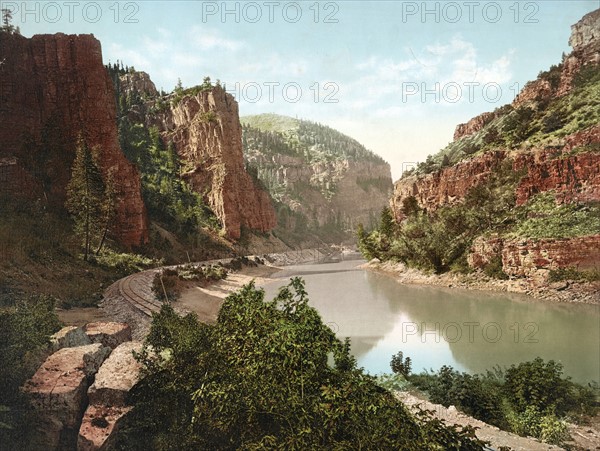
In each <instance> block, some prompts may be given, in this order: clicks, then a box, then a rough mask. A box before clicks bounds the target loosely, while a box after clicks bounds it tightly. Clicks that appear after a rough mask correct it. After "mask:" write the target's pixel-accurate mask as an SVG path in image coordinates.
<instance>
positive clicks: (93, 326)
mask: <svg viewBox="0 0 600 451" xmlns="http://www.w3.org/2000/svg"><path fill="white" fill-rule="evenodd" d="M84 330H85V333H86V335H87V336H88V338H89V339H90V341H91V342H92V343H102V345H104V346H108V347H109V348H111V349H115V348H116V347H117V346H119V345H120V344H121V343H125V342H126V341H131V327H130V326H129V324H127V323H115V322H95V323H88V324H86V326H85V328H84Z"/></svg>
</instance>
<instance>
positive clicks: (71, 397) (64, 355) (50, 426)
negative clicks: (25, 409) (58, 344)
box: [23, 343, 110, 449]
mask: <svg viewBox="0 0 600 451" xmlns="http://www.w3.org/2000/svg"><path fill="white" fill-rule="evenodd" d="M109 354H110V348H107V347H105V346H103V345H102V344H100V343H97V344H90V345H86V346H77V347H74V348H63V349H61V350H59V351H57V352H55V353H54V354H52V355H51V356H50V357H48V358H47V359H46V361H45V362H44V363H43V364H42V366H41V367H40V368H39V369H38V370H37V372H36V373H35V374H34V375H33V377H32V378H31V379H30V380H28V381H27V382H26V383H25V385H24V386H23V392H24V393H26V394H27V395H28V396H29V399H30V402H31V405H32V406H33V408H34V410H35V411H36V412H37V413H38V417H40V421H39V422H38V423H37V424H36V429H37V436H39V437H41V438H43V441H44V443H45V449H56V448H57V447H59V444H62V445H61V446H63V445H64V446H67V447H68V446H69V443H71V444H72V443H73V442H74V438H75V437H76V431H77V430H78V427H79V424H80V420H81V416H82V414H83V411H84V409H85V406H86V405H87V396H86V392H87V388H88V385H89V380H90V379H91V378H92V377H93V376H94V374H96V372H97V371H98V368H100V365H101V364H102V362H103V361H104V360H105V359H106V357H107V356H108V355H109ZM40 441H41V440H37V442H40ZM34 442H36V440H35V439H34Z"/></svg>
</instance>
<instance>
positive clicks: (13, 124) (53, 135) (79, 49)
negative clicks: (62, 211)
mask: <svg viewBox="0 0 600 451" xmlns="http://www.w3.org/2000/svg"><path fill="white" fill-rule="evenodd" d="M0 61H2V62H3V64H2V66H1V68H0V123H2V127H0V142H1V143H2V147H0V161H2V162H3V163H1V164H0V171H3V168H7V170H6V171H5V172H6V173H7V177H0V191H3V192H5V193H7V194H9V195H11V196H20V197H25V198H26V199H27V198H28V199H32V200H35V199H37V198H42V199H47V200H48V202H49V204H50V205H51V206H53V207H56V208H63V205H64V202H65V198H66V186H67V183H68V181H69V179H70V177H71V165H72V162H73V159H74V155H75V147H76V142H77V138H78V136H79V135H81V136H82V137H83V138H84V139H85V140H86V142H87V144H88V145H89V146H90V147H91V148H97V149H98V152H99V164H100V166H101V170H102V171H103V172H104V173H105V174H107V173H108V172H109V171H112V172H114V180H115V188H116V191H117V195H116V199H117V206H116V218H115V224H114V227H113V230H112V232H113V234H114V237H115V238H116V239H117V240H118V241H120V242H121V243H122V244H124V245H126V246H136V245H139V244H141V243H144V242H146V241H147V238H148V231H147V229H148V227H147V220H146V211H145V207H144V203H143V201H142V197H141V191H140V177H139V173H138V171H137V169H136V168H135V166H134V165H132V164H131V163H129V162H128V161H127V160H126V158H125V156H124V155H123V153H122V151H121V149H120V147H119V141H118V137H117V127H116V105H115V95H114V90H113V86H112V83H111V81H110V78H109V77H108V74H107V72H106V70H105V69H104V66H103V64H102V52H101V47H100V42H99V41H98V40H96V39H95V38H94V37H93V36H92V35H65V34H61V33H59V34H55V35H36V36H33V37H32V38H30V39H28V38H25V37H23V36H20V35H17V34H7V33H4V34H3V35H2V39H1V40H0ZM7 162H8V164H7ZM15 178H17V180H16V181H15V180H14V179H15Z"/></svg>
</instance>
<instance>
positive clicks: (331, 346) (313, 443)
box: [118, 279, 483, 451]
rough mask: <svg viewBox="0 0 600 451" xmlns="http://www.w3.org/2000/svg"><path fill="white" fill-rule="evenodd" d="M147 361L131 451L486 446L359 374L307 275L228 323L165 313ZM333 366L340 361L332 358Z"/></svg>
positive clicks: (244, 304) (229, 316)
mask: <svg viewBox="0 0 600 451" xmlns="http://www.w3.org/2000/svg"><path fill="white" fill-rule="evenodd" d="M147 344H148V345H150V346H152V349H153V353H152V354H150V353H149V352H148V350H146V351H144V352H142V353H141V355H140V356H139V359H140V361H141V362H142V363H143V365H144V369H143V371H144V374H145V377H144V378H143V380H142V382H141V383H140V384H139V385H138V386H137V387H136V388H135V389H134V392H133V393H132V400H133V403H134V409H133V411H132V412H131V414H130V415H129V417H128V421H127V423H126V424H124V425H123V428H122V429H121V432H120V434H119V440H120V443H119V444H118V447H119V448H120V449H131V450H136V449H144V450H145V449H173V447H174V445H173V444H176V445H175V447H176V448H178V449H211V450H230V449H340V450H341V449H359V448H362V449H403V450H407V451H411V450H415V451H416V450H419V451H420V450H441V449H460V450H464V451H470V450H481V448H482V445H483V443H482V442H480V441H478V440H475V439H471V438H470V434H471V433H472V431H471V430H469V431H464V430H460V429H458V428H449V427H447V426H445V425H444V424H443V423H441V422H440V421H439V420H435V419H432V418H431V416H430V415H429V414H427V413H423V414H421V415H419V416H418V417H417V418H415V417H414V416H413V415H411V414H410V413H409V412H408V411H407V409H406V407H405V406H404V405H403V404H401V403H400V402H399V401H398V400H396V399H395V397H394V396H393V395H392V394H391V393H389V392H387V391H386V390H384V389H382V388H381V387H380V386H379V385H377V383H376V380H375V379H374V378H373V377H371V376H368V375H366V374H364V373H363V372H362V370H361V369H358V368H356V362H355V361H354V360H353V358H352V357H351V356H350V355H349V354H348V352H349V346H346V345H345V344H343V343H342V342H340V341H339V340H337V339H336V337H335V335H334V334H333V332H332V331H331V330H330V329H329V328H328V327H327V326H325V325H324V324H323V322H322V321H321V318H320V317H319V314H318V312H317V311H316V310H315V309H314V308H312V307H310V306H309V305H308V297H307V293H306V292H305V290H304V286H303V282H302V281H301V280H300V279H293V280H292V282H291V283H290V285H289V286H288V287H285V288H283V289H282V290H281V291H280V294H279V295H278V296H277V297H276V298H275V299H273V300H272V301H269V302H265V300H264V291H262V290H257V289H256V288H255V287H254V285H253V284H250V285H247V286H245V287H243V288H242V289H241V291H239V292H237V293H234V294H232V295H230V296H228V297H227V298H226V299H225V302H224V304H223V306H222V307H221V310H220V312H219V317H218V319H217V322H216V324H214V325H207V324H200V323H199V322H198V321H197V317H196V316H195V315H187V316H185V317H180V316H178V315H177V314H176V313H175V312H174V311H173V309H172V308H171V307H170V306H164V307H163V308H162V310H161V312H160V313H159V314H158V315H156V316H155V317H154V319H153V322H152V328H151V330H150V333H149V335H148V339H147ZM331 358H332V359H333V365H330V364H329V363H328V361H329V360H330V359H331Z"/></svg>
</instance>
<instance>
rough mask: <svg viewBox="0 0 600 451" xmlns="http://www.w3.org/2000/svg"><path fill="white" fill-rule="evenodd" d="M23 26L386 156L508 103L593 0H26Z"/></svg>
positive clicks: (409, 159) (553, 57) (434, 141)
mask: <svg viewBox="0 0 600 451" xmlns="http://www.w3.org/2000/svg"><path fill="white" fill-rule="evenodd" d="M0 5H1V6H2V7H9V8H11V9H12V8H14V7H15V6H16V7H17V8H18V10H17V11H16V13H15V14H14V20H13V23H14V24H15V25H19V26H20V27H21V32H22V34H23V35H25V36H31V35H33V34H38V33H55V32H64V33H93V34H94V35H95V36H96V37H97V38H98V39H100V41H101V42H102V47H103V55H104V60H105V62H108V61H112V62H114V61H116V60H117V59H118V60H122V61H124V63H125V64H127V65H130V66H131V65H133V66H135V68H136V69H138V70H143V71H146V72H148V73H149V74H150V76H151V78H152V79H153V81H154V82H155V84H156V85H157V87H158V88H161V87H162V88H164V89H165V90H166V91H170V90H171V89H172V88H173V87H174V86H175V84H176V83H177V79H178V78H181V80H182V83H183V85H184V86H192V85H195V84H199V83H201V82H202V79H203V78H204V77H205V76H210V77H211V78H212V79H213V80H216V79H220V80H221V81H222V82H224V83H225V84H226V87H227V90H228V91H230V92H231V93H232V94H234V95H235V96H236V98H237V99H238V102H239V103H240V114H241V115H247V114H258V113H271V112H272V113H279V114H285V115H289V116H297V117H299V118H304V119H309V120H313V121H318V122H321V123H324V124H327V125H330V126H332V127H334V128H337V129H339V130H340V131H342V132H344V133H346V134H348V135H350V136H352V137H354V138H356V139H357V140H359V141H360V142H362V143H363V144H364V145H366V146H367V147H368V148H369V149H371V150H373V151H374V152H376V153H378V154H380V155H381V156H383V157H384V158H385V159H386V160H387V161H389V162H390V164H391V165H392V172H393V176H394V179H396V178H398V177H399V176H400V174H401V171H402V168H403V164H404V165H405V164H406V163H413V162H416V161H421V160H423V159H425V157H426V156H427V155H428V154H430V153H435V152H436V151H437V150H439V149H440V148H442V147H444V146H445V145H446V144H447V143H448V142H449V141H451V140H452V134H453V132H454V128H455V126H456V125H457V124H458V123H460V122H465V121H466V120H468V119H469V118H471V117H472V116H475V115H477V114H479V113H481V112H483V111H490V110H493V109H494V108H496V107H499V106H501V105H503V104H504V103H508V102H510V101H512V99H513V98H514V95H515V94H516V92H518V89H519V88H520V87H522V86H523V85H524V84H525V83H526V82H527V81H528V80H531V79H533V78H535V76H536V75H537V73H538V72H539V71H540V70H545V69H547V68H548V67H549V66H550V65H551V64H555V63H558V62H560V60H561V54H562V52H567V53H568V52H569V51H570V50H569V46H568V39H569V35H570V26H571V25H572V24H574V23H575V22H577V21H578V20H579V19H580V18H581V17H582V16H583V15H584V14H586V13H587V12H590V11H592V10H594V9H596V8H598V7H599V6H600V2H599V1H598V0H593V1H587V0H586V1H577V0H575V1H574V0H569V1H538V2H531V1H519V2H517V1H498V2H488V1H474V2H470V1H464V2H462V1H457V2H422V1H418V2H410V1H408V2H404V1H370V2H362V1H337V2H328V1H324V2H316V1H307V2H302V1H301V2H287V1H257V2H210V1H209V2H206V1H204V2H202V1H185V2H184V1H169V2H163V1H137V2H127V1H122V2H114V1H108V2H88V1H75V2H63V1H57V2H35V1H28V2H22V1H15V2H7V1H0Z"/></svg>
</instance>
